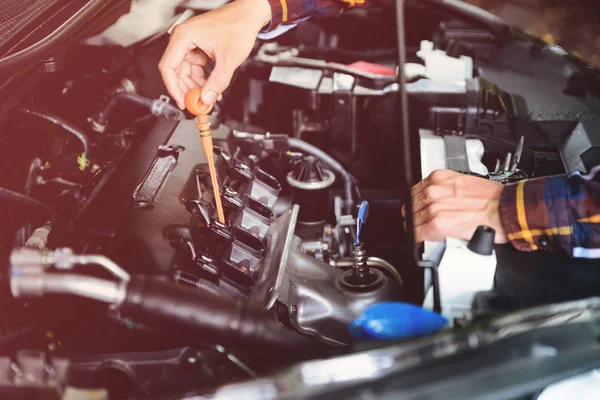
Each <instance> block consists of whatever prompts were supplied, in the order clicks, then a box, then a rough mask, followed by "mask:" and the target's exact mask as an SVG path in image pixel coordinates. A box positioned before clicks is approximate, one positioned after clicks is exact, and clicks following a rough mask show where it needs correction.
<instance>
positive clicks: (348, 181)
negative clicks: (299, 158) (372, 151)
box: [288, 138, 356, 214]
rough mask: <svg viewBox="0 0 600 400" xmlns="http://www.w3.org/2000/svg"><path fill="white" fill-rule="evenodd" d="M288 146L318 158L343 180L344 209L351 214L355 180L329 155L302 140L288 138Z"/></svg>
mask: <svg viewBox="0 0 600 400" xmlns="http://www.w3.org/2000/svg"><path fill="white" fill-rule="evenodd" d="M288 145H289V146H290V147H291V148H295V149H297V150H301V151H303V152H305V153H307V154H310V155H311V156H314V157H316V158H318V159H319V160H321V161H323V162H324V163H325V164H327V166H328V167H329V168H331V169H332V170H333V171H335V172H337V173H338V174H339V175H341V176H342V178H343V179H344V200H345V201H344V205H345V207H344V208H345V211H346V213H347V214H352V206H353V205H354V194H353V193H354V190H353V187H354V184H355V183H356V178H354V177H353V176H352V175H351V174H350V173H349V172H348V171H346V170H345V169H344V167H343V166H342V164H340V163H339V162H337V161H336V160H335V159H334V158H333V157H331V156H330V155H329V154H327V153H325V152H324V151H323V150H321V149H319V148H318V147H316V146H313V145H312V144H310V143H307V142H305V141H304V140H300V139H296V138H289V139H288Z"/></svg>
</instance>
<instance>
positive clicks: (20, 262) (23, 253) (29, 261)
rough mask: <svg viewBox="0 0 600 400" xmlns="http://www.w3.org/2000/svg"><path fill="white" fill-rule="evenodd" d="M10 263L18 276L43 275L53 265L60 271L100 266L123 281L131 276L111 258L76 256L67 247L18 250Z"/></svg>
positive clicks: (88, 255) (87, 255)
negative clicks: (27, 274)
mask: <svg viewBox="0 0 600 400" xmlns="http://www.w3.org/2000/svg"><path fill="white" fill-rule="evenodd" d="M10 263H11V268H12V269H13V272H16V273H18V274H24V273H41V272H42V271H43V270H44V269H45V268H47V267H49V266H51V265H54V266H55V267H56V268H57V269H59V270H71V269H73V268H74V267H75V266H76V265H99V266H101V267H103V268H104V269H106V270H107V271H108V272H110V273H111V274H112V275H114V276H115V277H117V278H119V279H121V280H123V281H129V279H130V276H129V274H128V273H127V272H125V270H124V269H123V268H121V267H120V266H119V265H117V264H115V263H114V262H113V261H112V260H110V259H109V258H107V257H105V256H102V255H93V254H84V255H76V254H73V250H71V249H69V248H66V247H63V248H59V249H56V250H54V251H49V250H43V251H42V250H38V249H30V248H24V247H23V248H18V249H15V250H13V251H12V253H11V256H10Z"/></svg>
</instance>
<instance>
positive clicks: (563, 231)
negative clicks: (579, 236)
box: [507, 226, 573, 240]
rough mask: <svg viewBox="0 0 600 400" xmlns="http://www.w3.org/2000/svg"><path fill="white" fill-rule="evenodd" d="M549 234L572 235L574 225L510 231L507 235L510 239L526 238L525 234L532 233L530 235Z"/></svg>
mask: <svg viewBox="0 0 600 400" xmlns="http://www.w3.org/2000/svg"><path fill="white" fill-rule="evenodd" d="M543 234H545V235H548V236H567V235H571V234H573V227H571V226H561V227H558V228H548V229H532V230H529V231H526V232H524V231H521V232H515V233H509V234H508V235H507V237H508V240H518V239H524V238H525V235H530V236H532V237H533V236H541V235H543Z"/></svg>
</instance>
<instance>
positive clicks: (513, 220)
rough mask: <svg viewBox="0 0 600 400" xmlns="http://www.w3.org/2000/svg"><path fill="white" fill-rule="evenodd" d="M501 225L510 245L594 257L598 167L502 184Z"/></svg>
mask: <svg viewBox="0 0 600 400" xmlns="http://www.w3.org/2000/svg"><path fill="white" fill-rule="evenodd" d="M500 212H501V217H502V224H503V226H504V229H505V231H506V234H507V236H508V240H510V241H511V243H512V244H513V246H514V247H515V248H517V249H518V250H522V251H534V250H548V251H556V252H562V253H567V254H569V255H571V256H572V257H576V258H600V166H597V167H595V168H593V169H592V171H591V172H590V173H589V174H588V175H581V174H579V173H574V174H571V175H557V176H550V177H544V178H535V179H529V180H525V181H521V182H517V183H513V184H508V185H506V186H505V187H504V190H503V191H502V197H501V199H500Z"/></svg>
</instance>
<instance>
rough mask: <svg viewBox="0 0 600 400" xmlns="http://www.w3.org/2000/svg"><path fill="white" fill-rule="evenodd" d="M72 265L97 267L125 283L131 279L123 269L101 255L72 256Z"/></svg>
mask: <svg viewBox="0 0 600 400" xmlns="http://www.w3.org/2000/svg"><path fill="white" fill-rule="evenodd" d="M72 263H73V264H74V265H99V266H101V267H103V268H104V269H106V270H107V271H108V272H110V273H111V274H113V275H114V276H115V277H117V278H119V279H121V280H123V281H125V282H127V281H129V279H131V277H130V276H129V274H128V273H127V272H125V270H124V269H123V268H121V267H120V266H119V265H117V264H116V263H114V262H113V261H112V260H111V259H109V258H108V257H104V256H101V255H92V254H90V255H79V256H73V258H72Z"/></svg>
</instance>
